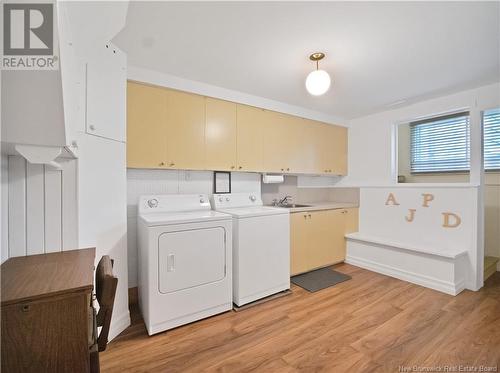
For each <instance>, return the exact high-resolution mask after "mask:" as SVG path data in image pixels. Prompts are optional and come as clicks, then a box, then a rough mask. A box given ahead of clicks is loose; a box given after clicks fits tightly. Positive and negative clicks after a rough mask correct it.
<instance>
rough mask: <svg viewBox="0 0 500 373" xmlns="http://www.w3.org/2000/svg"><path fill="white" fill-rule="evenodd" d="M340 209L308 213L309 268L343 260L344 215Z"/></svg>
mask: <svg viewBox="0 0 500 373" xmlns="http://www.w3.org/2000/svg"><path fill="white" fill-rule="evenodd" d="M341 212H342V211H341V210H323V211H313V212H311V213H310V216H309V222H308V224H310V230H309V238H308V246H309V248H308V251H309V253H310V255H309V266H310V268H311V269H313V268H319V267H324V266H327V265H329V264H333V263H337V262H340V261H342V260H344V257H345V245H344V215H343V214H342V213H341Z"/></svg>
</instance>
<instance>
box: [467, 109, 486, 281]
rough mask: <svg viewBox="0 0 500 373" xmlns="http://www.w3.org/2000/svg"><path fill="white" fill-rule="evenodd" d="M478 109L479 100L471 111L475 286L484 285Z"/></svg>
mask: <svg viewBox="0 0 500 373" xmlns="http://www.w3.org/2000/svg"><path fill="white" fill-rule="evenodd" d="M482 116H483V115H482V112H481V111H480V110H478V107H477V102H476V103H474V105H473V106H472V107H471V111H470V183H471V184H473V185H477V208H476V232H475V233H476V234H475V239H474V242H472V244H473V245H476V253H477V255H476V257H475V258H470V259H471V261H472V265H473V266H474V267H475V268H476V278H471V279H470V282H471V283H474V284H475V286H474V288H475V289H476V290H479V289H480V288H481V287H482V286H483V281H484V280H483V276H484V273H483V272H484V162H483V159H484V148H483V118H482Z"/></svg>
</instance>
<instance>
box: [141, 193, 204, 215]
mask: <svg viewBox="0 0 500 373" xmlns="http://www.w3.org/2000/svg"><path fill="white" fill-rule="evenodd" d="M210 209H211V208H210V200H209V198H208V196H207V195H206V194H161V195H149V196H141V197H140V198H139V213H140V214H147V213H156V212H182V211H194V210H210Z"/></svg>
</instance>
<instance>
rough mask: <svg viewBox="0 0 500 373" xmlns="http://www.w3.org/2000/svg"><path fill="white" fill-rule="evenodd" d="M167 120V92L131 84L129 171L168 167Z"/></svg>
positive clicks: (128, 125)
mask: <svg viewBox="0 0 500 373" xmlns="http://www.w3.org/2000/svg"><path fill="white" fill-rule="evenodd" d="M166 118H167V93H166V91H165V90H164V89H161V88H156V87H151V86H146V85H143V84H137V83H132V82H128V85H127V140H128V141H127V166H128V167H132V168H164V167H167V138H168V133H167V128H166V126H165V124H166V122H167V119H166Z"/></svg>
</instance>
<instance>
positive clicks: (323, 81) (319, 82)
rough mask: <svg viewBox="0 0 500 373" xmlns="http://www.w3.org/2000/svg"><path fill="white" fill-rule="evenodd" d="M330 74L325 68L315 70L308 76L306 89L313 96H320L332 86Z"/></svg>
mask: <svg viewBox="0 0 500 373" xmlns="http://www.w3.org/2000/svg"><path fill="white" fill-rule="evenodd" d="M330 83H331V80H330V75H328V73H327V72H326V71H324V70H314V71H312V72H311V73H309V75H308V76H307V79H306V89H307V91H308V92H309V93H310V94H312V95H313V96H320V95H322V94H324V93H325V92H326V91H328V89H329V88H330Z"/></svg>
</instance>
